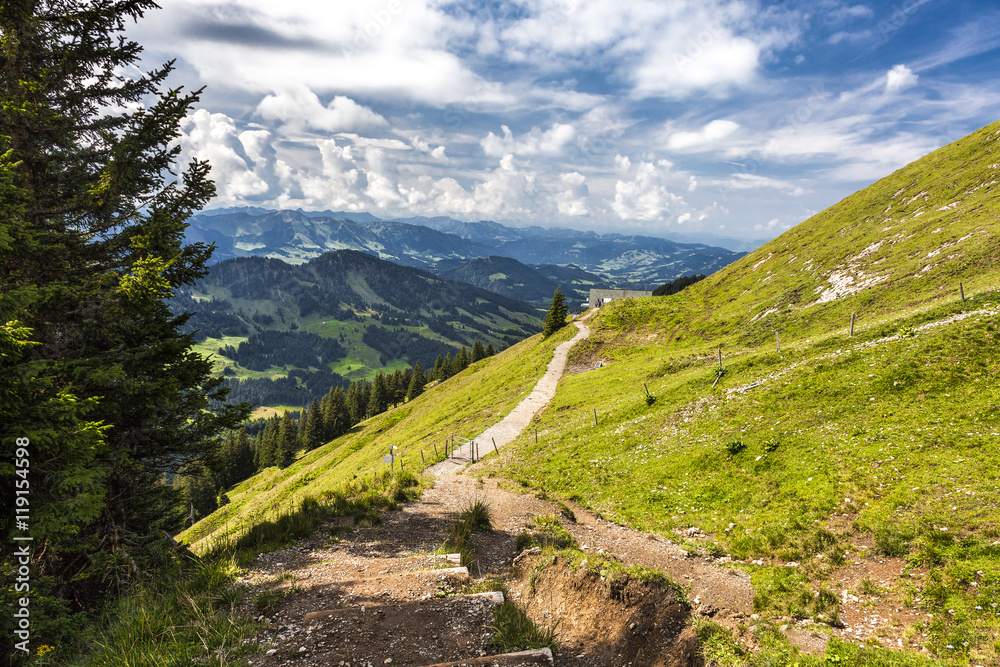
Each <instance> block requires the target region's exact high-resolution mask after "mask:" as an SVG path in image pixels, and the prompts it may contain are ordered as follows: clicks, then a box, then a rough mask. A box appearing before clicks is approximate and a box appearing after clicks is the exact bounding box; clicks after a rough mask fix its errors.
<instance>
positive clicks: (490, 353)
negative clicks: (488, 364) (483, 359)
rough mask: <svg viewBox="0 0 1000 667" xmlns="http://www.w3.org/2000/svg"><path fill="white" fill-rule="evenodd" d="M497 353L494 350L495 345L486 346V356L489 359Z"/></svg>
mask: <svg viewBox="0 0 1000 667" xmlns="http://www.w3.org/2000/svg"><path fill="white" fill-rule="evenodd" d="M496 353H497V351H496V350H494V349H493V343H489V344H488V345H487V346H486V356H487V357H492V356H493V355H494V354H496Z"/></svg>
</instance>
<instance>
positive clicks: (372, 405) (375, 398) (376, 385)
mask: <svg viewBox="0 0 1000 667" xmlns="http://www.w3.org/2000/svg"><path fill="white" fill-rule="evenodd" d="M387 409H389V383H388V381H387V380H386V377H385V375H383V374H382V373H379V374H377V375H376V376H375V382H373V383H372V391H371V397H370V398H369V400H368V416H369V417H374V416H375V415H377V414H381V413H383V412H385V411H386V410H387Z"/></svg>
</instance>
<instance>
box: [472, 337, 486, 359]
mask: <svg viewBox="0 0 1000 667" xmlns="http://www.w3.org/2000/svg"><path fill="white" fill-rule="evenodd" d="M485 358H486V349H485V348H484V347H483V341H481V340H479V339H476V344H475V345H473V346H472V363H476V362H477V361H481V360H482V359H485Z"/></svg>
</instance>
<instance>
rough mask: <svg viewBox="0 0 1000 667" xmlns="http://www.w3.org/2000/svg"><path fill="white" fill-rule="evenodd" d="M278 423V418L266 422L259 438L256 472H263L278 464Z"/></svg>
mask: <svg viewBox="0 0 1000 667" xmlns="http://www.w3.org/2000/svg"><path fill="white" fill-rule="evenodd" d="M279 426H280V422H279V421H278V417H277V416H275V417H272V418H271V419H268V420H267V426H265V427H264V431H263V433H261V436H260V447H259V452H260V456H259V459H258V461H259V466H258V470H263V469H264V468H270V467H271V466H273V465H277V464H278V429H279Z"/></svg>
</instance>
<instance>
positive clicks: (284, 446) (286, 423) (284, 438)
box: [275, 410, 299, 468]
mask: <svg viewBox="0 0 1000 667" xmlns="http://www.w3.org/2000/svg"><path fill="white" fill-rule="evenodd" d="M298 449H299V437H298V432H297V430H296V428H295V422H294V421H292V416H291V415H290V414H288V411H287V410H285V413H284V414H283V415H282V417H281V426H280V427H279V428H278V438H277V442H276V444H275V458H276V461H275V463H277V465H279V466H281V467H282V468H287V467H288V466H290V465H291V464H292V461H294V460H295V452H297V451H298Z"/></svg>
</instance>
